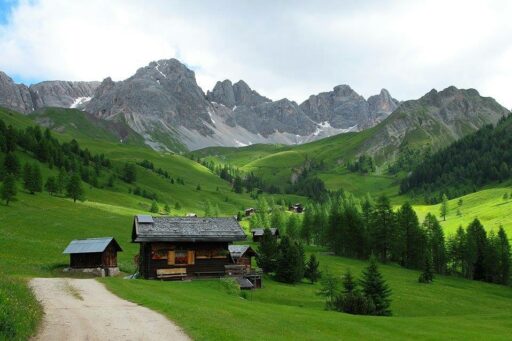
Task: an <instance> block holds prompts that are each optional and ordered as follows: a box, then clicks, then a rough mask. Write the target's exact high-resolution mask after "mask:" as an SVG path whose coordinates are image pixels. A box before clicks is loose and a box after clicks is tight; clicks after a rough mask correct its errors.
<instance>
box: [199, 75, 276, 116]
mask: <svg viewBox="0 0 512 341" xmlns="http://www.w3.org/2000/svg"><path fill="white" fill-rule="evenodd" d="M206 97H207V99H208V100H209V101H211V102H216V103H221V104H224V105H225V106H227V107H228V108H231V109H232V108H234V107H235V106H242V105H246V106H254V105H258V104H261V103H266V102H271V100H270V99H268V98H266V97H265V96H261V95H260V94H259V93H258V92H256V91H255V90H252V89H251V88H250V87H249V85H248V84H247V83H246V82H244V81H243V80H239V81H238V82H236V83H234V84H232V83H231V81H230V80H229V79H226V80H224V81H222V82H217V84H215V87H214V88H213V89H212V91H208V92H207V94H206Z"/></svg>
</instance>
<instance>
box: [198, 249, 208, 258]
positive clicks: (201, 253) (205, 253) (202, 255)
mask: <svg viewBox="0 0 512 341" xmlns="http://www.w3.org/2000/svg"><path fill="white" fill-rule="evenodd" d="M196 258H197V259H208V258H210V250H197V251H196Z"/></svg>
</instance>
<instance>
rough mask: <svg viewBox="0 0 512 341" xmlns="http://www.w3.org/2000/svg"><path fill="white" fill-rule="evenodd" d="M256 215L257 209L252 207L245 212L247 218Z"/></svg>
mask: <svg viewBox="0 0 512 341" xmlns="http://www.w3.org/2000/svg"><path fill="white" fill-rule="evenodd" d="M254 213H256V209H254V208H252V207H249V208H246V209H245V210H244V214H245V216H246V217H250V216H251V215H253V214H254Z"/></svg>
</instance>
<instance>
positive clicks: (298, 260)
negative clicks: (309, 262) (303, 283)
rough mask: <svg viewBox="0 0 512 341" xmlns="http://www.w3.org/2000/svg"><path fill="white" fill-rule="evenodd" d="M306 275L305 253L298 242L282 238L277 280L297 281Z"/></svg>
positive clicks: (277, 265) (278, 256) (277, 264)
mask: <svg viewBox="0 0 512 341" xmlns="http://www.w3.org/2000/svg"><path fill="white" fill-rule="evenodd" d="M303 277H304V253H303V250H301V247H300V245H299V244H298V243H296V242H293V241H292V240H290V239H289V238H288V237H287V236H284V237H283V238H281V242H280V243H279V252H278V255H277V263H276V280H278V281H280V282H284V283H297V282H300V280H301V279H302V278H303Z"/></svg>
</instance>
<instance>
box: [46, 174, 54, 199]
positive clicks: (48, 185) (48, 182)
mask: <svg viewBox="0 0 512 341" xmlns="http://www.w3.org/2000/svg"><path fill="white" fill-rule="evenodd" d="M44 188H45V189H46V191H47V192H48V193H49V194H50V195H54V194H55V193H56V192H57V179H56V178H55V177H54V176H49V177H48V179H46V183H45V185H44Z"/></svg>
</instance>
